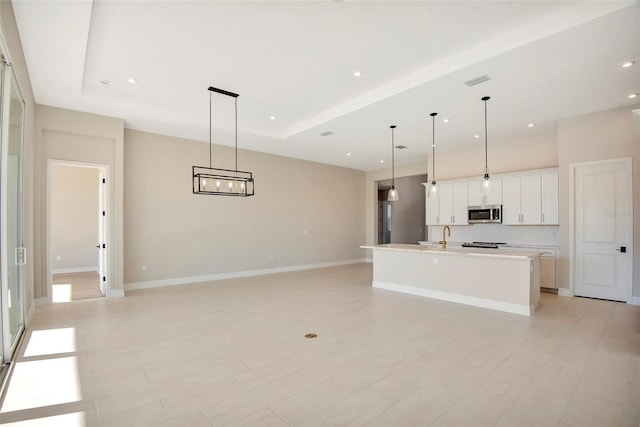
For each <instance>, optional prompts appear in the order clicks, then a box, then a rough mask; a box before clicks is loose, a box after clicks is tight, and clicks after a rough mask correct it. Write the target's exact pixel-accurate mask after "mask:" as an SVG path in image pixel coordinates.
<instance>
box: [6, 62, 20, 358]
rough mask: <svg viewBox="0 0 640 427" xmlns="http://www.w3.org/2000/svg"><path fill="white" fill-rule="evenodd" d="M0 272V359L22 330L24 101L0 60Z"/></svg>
mask: <svg viewBox="0 0 640 427" xmlns="http://www.w3.org/2000/svg"><path fill="white" fill-rule="evenodd" d="M0 68H1V69H2V70H1V74H2V80H1V81H2V87H1V88H0V99H1V101H2V102H1V104H0V105H1V110H0V129H1V133H0V152H1V154H2V162H1V163H0V190H1V194H0V196H1V197H0V207H1V209H0V273H1V277H2V291H1V293H0V297H1V298H2V301H1V304H0V311H1V312H2V315H1V316H0V317H1V322H2V342H1V344H2V358H3V363H7V362H8V361H10V360H11V356H12V355H13V353H14V351H15V349H16V347H17V345H18V340H19V338H20V335H21V334H22V331H23V330H24V322H25V315H24V290H23V275H24V273H23V269H24V267H23V266H24V264H25V263H26V254H25V250H24V247H23V224H22V218H23V216H22V157H23V143H22V141H23V126H24V101H23V100H22V96H21V95H20V90H19V88H18V84H17V81H16V79H15V76H14V74H13V72H12V70H11V67H9V66H6V65H5V64H4V62H0Z"/></svg>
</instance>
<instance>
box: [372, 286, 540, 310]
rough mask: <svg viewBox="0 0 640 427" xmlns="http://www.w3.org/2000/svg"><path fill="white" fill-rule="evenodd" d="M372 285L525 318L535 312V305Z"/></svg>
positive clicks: (412, 288) (421, 289) (411, 288)
mask: <svg viewBox="0 0 640 427" xmlns="http://www.w3.org/2000/svg"><path fill="white" fill-rule="evenodd" d="M372 285H373V287H374V288H378V289H386V290H389V291H395V292H402V293H405V294H411V295H418V296H421V297H427V298H433V299H439V300H443V301H449V302H455V303H458V304H465V305H472V306H474V307H482V308H489V309H491V310H498V311H505V312H507V313H513V314H520V315H523V316H531V315H532V314H533V312H534V310H535V308H534V307H533V305H530V306H526V305H520V304H511V303H508V302H501V301H495V300H490V299H484V298H476V297H469V296H465V295H458V294H450V293H448V292H440V291H432V290H430V289H423V288H414V287H411V286H405V285H397V284H395V283H389V282H380V281H376V280H374V281H373V282H372Z"/></svg>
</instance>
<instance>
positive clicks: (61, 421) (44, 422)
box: [2, 412, 87, 427]
mask: <svg viewBox="0 0 640 427" xmlns="http://www.w3.org/2000/svg"><path fill="white" fill-rule="evenodd" d="M86 425H87V421H86V417H85V414H84V412H73V413H70V414H62V415H53V416H50V417H43V418H32V419H28V420H24V421H16V422H13V423H2V427H83V426H86Z"/></svg>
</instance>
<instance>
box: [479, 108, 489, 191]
mask: <svg viewBox="0 0 640 427" xmlns="http://www.w3.org/2000/svg"><path fill="white" fill-rule="evenodd" d="M490 99H491V97H490V96H483V97H482V98H481V100H482V101H483V102H484V177H483V179H484V180H485V181H488V180H489V178H490V176H489V154H488V150H487V101H488V100H490Z"/></svg>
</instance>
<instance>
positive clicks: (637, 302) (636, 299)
mask: <svg viewBox="0 0 640 427" xmlns="http://www.w3.org/2000/svg"><path fill="white" fill-rule="evenodd" d="M627 304H631V305H640V297H631V299H630V300H629V301H628V302H627Z"/></svg>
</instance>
